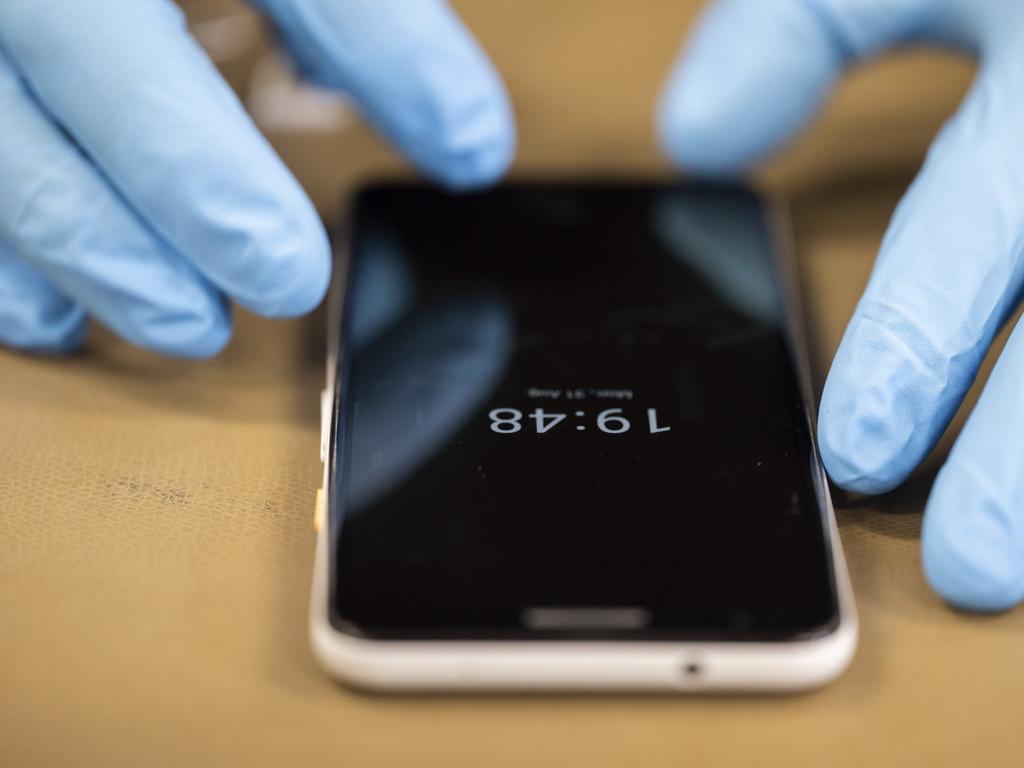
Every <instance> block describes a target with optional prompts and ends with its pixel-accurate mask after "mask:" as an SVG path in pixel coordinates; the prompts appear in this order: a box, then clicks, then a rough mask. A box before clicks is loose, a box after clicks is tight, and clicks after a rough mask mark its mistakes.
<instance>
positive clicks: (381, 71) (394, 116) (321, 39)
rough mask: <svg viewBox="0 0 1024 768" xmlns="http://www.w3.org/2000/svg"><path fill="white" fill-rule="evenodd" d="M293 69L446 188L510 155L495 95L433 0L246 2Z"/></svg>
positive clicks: (500, 90) (507, 112)
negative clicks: (332, 92) (353, 105)
mask: <svg viewBox="0 0 1024 768" xmlns="http://www.w3.org/2000/svg"><path fill="white" fill-rule="evenodd" d="M252 1H253V4H254V5H257V6H260V7H261V8H263V9H265V10H266V11H267V13H268V14H269V15H270V16H271V17H272V18H273V19H274V20H275V22H276V23H277V25H278V28H279V29H280V31H281V35H282V37H283V38H284V41H285V44H286V45H287V47H288V49H289V50H290V52H291V53H292V55H293V56H294V57H295V59H296V60H297V61H298V63H299V66H300V68H301V69H302V71H303V72H304V73H305V74H306V75H307V76H309V77H311V78H312V79H314V80H315V81H316V82H318V83H320V84H322V85H326V86H330V87H334V88H340V89H343V90H345V91H347V92H348V93H350V94H351V95H352V96H353V97H354V98H355V100H356V101H357V103H358V104H359V106H360V109H361V110H362V111H363V112H364V113H365V114H366V116H367V118H368V119H369V120H370V121H371V122H372V123H373V124H374V125H375V126H376V128H377V129H378V130H379V131H380V132H381V133H382V134H384V135H385V136H386V137H388V138H389V139H390V140H391V141H392V142H393V143H394V144H395V145H396V146H397V147H398V148H400V149H401V150H403V151H404V152H405V153H406V154H407V155H409V157H410V158H411V159H412V160H413V161H414V162H415V163H416V164H417V165H419V166H420V167H421V168H423V170H425V171H426V172H427V173H429V174H430V175H432V176H434V177H436V178H437V179H438V180H440V181H442V182H443V183H445V184H447V185H449V186H451V187H457V188H462V187H470V186H475V185H479V184H484V183H487V182H490V181H493V180H494V179H495V178H497V177H498V176H499V175H500V174H501V173H502V172H503V171H504V170H505V169H506V167H507V166H508V164H509V162H510V161H511V159H512V154H513V152H514V150H515V127H514V122H513V117H512V110H511V108H510V106H509V101H508V97H507V95H506V93H505V89H504V87H503V85H502V83H501V79H500V78H499V77H498V75H497V73H496V72H495V70H494V67H493V66H492V65H491V63H490V62H489V61H488V59H487V57H486V56H485V55H484V53H483V52H482V51H481V50H480V48H479V46H478V45H477V44H476V42H475V41H474V40H473V38H472V36H471V35H470V33H469V32H468V31H467V30H466V28H465V27H464V26H463V24H462V22H461V21H460V20H459V19H458V17H457V16H456V15H455V14H454V13H453V12H452V10H451V9H450V8H449V7H448V5H447V3H445V2H443V0H374V2H365V1H364V0H252Z"/></svg>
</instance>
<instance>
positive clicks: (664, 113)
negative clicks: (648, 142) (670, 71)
mask: <svg viewBox="0 0 1024 768" xmlns="http://www.w3.org/2000/svg"><path fill="white" fill-rule="evenodd" d="M730 121H731V117H730V116H729V115H728V114H724V113H723V112H722V111H721V110H720V109H719V107H718V106H717V105H716V103H715V101H714V100H713V99H706V98H704V97H703V96H702V94H701V93H700V91H699V90H697V89H688V88H685V87H681V86H679V85H674V84H670V85H669V86H668V87H667V88H666V90H665V93H664V94H663V96H662V98H661V100H660V102H659V104H658V107H657V110H656V114H655V123H654V124H655V138H656V140H657V142H658V144H659V146H661V148H662V151H663V152H665V154H666V155H667V156H668V157H669V158H671V160H672V162H673V163H675V164H676V165H677V166H678V167H679V168H680V169H682V170H684V171H686V172H688V173H691V174H693V175H696V176H734V175H739V174H741V173H742V172H743V171H744V170H745V169H746V167H747V165H748V163H749V160H750V158H749V157H748V156H747V153H745V152H742V151H741V150H739V149H738V148H737V145H738V143H739V142H737V141H736V140H735V139H734V138H732V137H730V136H729V135H728V134H729V132H730V131H731V130H733V127H732V126H731V125H730Z"/></svg>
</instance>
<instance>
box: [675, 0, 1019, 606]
mask: <svg viewBox="0 0 1024 768" xmlns="http://www.w3.org/2000/svg"><path fill="white" fill-rule="evenodd" d="M1022 41H1024V3H1022V2H1021V1H1020V0H724V1H723V2H719V3H717V4H716V5H714V6H713V7H712V8H711V9H710V10H709V11H708V13H707V15H706V16H705V17H704V19H703V21H702V23H701V24H700V26H699V28H698V30H697V32H696V36H695V38H694V40H693V41H692V44H691V45H690V46H689V49H688V50H687V51H686V52H685V53H684V55H683V56H682V58H681V59H680V62H679V64H678V65H677V68H676V70H675V72H674V74H673V75H672V77H671V78H670V80H669V82H668V84H667V86H666V89H665V92H664V96H663V100H662V103H661V106H660V112H659V117H658V125H659V130H660V134H661V137H662V140H663V142H664V145H665V147H666V148H667V149H668V151H669V152H670V153H671V154H672V155H673V156H674V157H675V158H676V160H677V161H678V162H679V163H680V164H681V165H682V166H684V167H685V168H687V169H689V170H692V171H696V172H698V173H701V174H712V175H721V174H733V173H735V172H739V171H742V170H744V169H746V168H747V167H749V166H750V165H752V164H753V163H756V162H757V161H758V160H759V159H760V158H762V157H764V156H765V155H766V154H767V153H769V152H771V151H772V150H773V149H774V148H776V147H777V146H779V145H780V144H781V143H783V142H785V141H786V140H788V139H789V138H790V137H791V136H792V135H793V134H794V133H796V132H797V131H798V130H799V129H800V128H801V127H802V126H804V125H805V124H806V122H807V121H808V119H809V118H810V117H811V116H812V115H813V113H814V112H815V110H816V109H817V107H818V106H819V105H820V104H821V102H822V100H823V98H824V97H825V96H826V94H827V92H828V90H829V88H830V87H831V86H832V84H833V83H834V82H835V80H836V78H837V77H838V76H839V75H841V74H842V72H843V70H844V69H845V68H846V67H847V66H848V65H850V64H851V63H853V62H855V61H857V60H858V59H862V58H864V57H869V56H872V55H873V54H875V53H877V52H879V51H881V50H883V49H887V48H892V47H894V46H901V45H906V44H912V43H917V42H934V43H940V44H943V45H948V46H954V47H956V48H959V49H963V50H966V51H968V52H972V53H977V54H978V55H979V56H980V60H981V65H980V70H979V73H978V77H977V81H976V83H975V85H974V87H973V89H972V91H971V93H970V95H969V96H968V97H967V99H966V101H965V102H964V104H963V105H962V106H961V108H960V110H959V112H958V113H957V115H956V116H955V117H954V118H953V119H952V120H951V121H950V122H949V124H948V125H947V126H946V127H945V128H944V129H943V131H942V133H941V135H940V136H939V137H938V139H937V140H936V142H935V144H934V146H933V147H932V149H931V151H930V153H929V155H928V159H927V161H926V163H925V165H924V168H923V169H922V171H921V173H920V175H919V176H918V178H917V180H916V181H915V182H914V184H913V186H912V187H911V188H910V190H909V191H908V193H907V195H906V197H905V198H904V200H903V201H902V203H901V204H900V206H899V208H898V209H897V210H896V213H895V215H894V217H893V220H892V223H891V226H890V228H889V232H888V234H887V236H886V238H885V241H884V243H883V245H882V250H881V253H880V255H879V257H878V260H877V262H876V265H875V268H874V272H873V274H872V277H871V281H870V283H869V285H868V287H867V290H866V291H865V294H864V296H863V298H862V299H861V301H860V303H859V305H858V307H857V311H856V313H855V314H854V317H853V319H852V320H851V322H850V325H849V327H848V329H847V331H846V334H845V336H844V337H843V341H842V344H841V346H840V348H839V352H838V353H837V355H836V358H835V361H834V363H833V365H832V370H831V373H830V374H829V377H828V381H827V383H826V385H825V391H824V395H823V399H822V405H821V418H820V426H819V440H820V444H821V451H822V456H823V458H824V461H825V465H826V467H827V469H828V471H829V473H830V475H831V476H832V479H833V480H834V481H835V482H836V483H837V484H839V485H840V486H842V487H844V488H848V489H850V490H853V491H859V492H862V493H879V492H882V491H886V490H888V489H890V488H893V487H894V486H896V485H899V484H900V483H901V482H903V480H904V479H906V477H907V476H908V474H909V473H910V472H911V471H912V470H913V469H914V467H915V466H917V465H918V463H919V462H920V461H921V460H922V459H923V458H924V457H925V456H926V454H927V453H928V452H929V450H930V449H931V448H932V446H933V445H934V444H935V442H936V440H937V439H938V438H939V436H940V435H941V434H942V432H943V431H944V430H945V429H946V427H947V425H948V424H949V421H950V419H951V418H952V416H953V414H954V412H955V411H956V409H957V406H958V405H959V403H960V402H961V400H962V398H963V397H964V394H965V392H966V391H967V389H968V387H969V386H970V385H971V382H972V381H973V380H974V378H975V375H976V373H977V370H978V365H979V362H980V361H981V358H982V356H983V355H984V354H985V351H986V349H987V348H988V346H989V344H990V343H991V342H992V339H993V336H994V335H995V334H996V332H997V330H998V329H999V327H1000V325H1001V324H1002V323H1003V322H1004V321H1005V320H1006V319H1007V317H1008V315H1009V314H1010V313H1011V312H1012V311H1013V309H1014V307H1015V305H1016V304H1017V302H1018V300H1019V298H1020V292H1021V289H1022V284H1024V138H1022V137H1024V45H1022ZM922 546H923V557H924V569H925V573H926V575H927V577H928V579H929V581H930V582H931V584H932V586H933V587H934V588H935V589H936V590H937V591H938V592H939V593H940V594H941V595H943V596H944V597H945V598H946V599H947V600H949V601H950V602H952V603H953V604H955V605H958V606H962V607H966V608H970V609H977V610H1002V609H1006V608H1009V607H1010V606H1013V605H1014V604H1016V603H1017V602H1019V601H1020V600H1021V599H1022V597H1024V329H1022V328H1021V327H1019V326H1018V327H1017V329H1016V330H1015V332H1014V334H1013V335H1012V336H1011V338H1010V341H1009V344H1008V345H1007V347H1006V350H1005V351H1004V352H1003V354H1002V356H1001V358H1000V360H999V362H998V364H997V366H996V368H995V370H994V372H993V373H992V376H991V378H990V380H989V382H988V384H987V386H986V388H985V391H984V393H983V394H982V397H981V400H980V401H979V403H978V405H977V407H976V408H975V410H974V412H973V413H972V414H971V417H970V420H969V421H968V423H967V425H966V427H965V429H964V431H963V432H962V434H961V435H960V437H959V439H958V440H957V442H956V445H955V446H954V448H953V451H952V453H951V455H950V457H949V460H948V462H947V463H946V465H945V467H943V469H942V471H941V473H940V474H939V476H938V479H937V480H936V483H935V487H934V488H933V490H932V494H931V498H930V499H929V501H928V506H927V509H926V511H925V520H924V531H923V540H922Z"/></svg>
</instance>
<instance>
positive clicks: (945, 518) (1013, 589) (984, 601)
mask: <svg viewBox="0 0 1024 768" xmlns="http://www.w3.org/2000/svg"><path fill="white" fill-rule="evenodd" d="M1013 518H1014V513H1013V511H1012V510H1010V509H1008V506H1007V505H1004V504H1003V503H1001V502H999V501H998V500H996V499H993V498H986V497H985V492H984V491H983V490H982V489H981V488H980V487H979V483H978V482H976V480H974V479H970V478H967V477H964V476H963V473H962V472H961V471H959V470H958V469H957V468H955V467H950V466H949V465H947V467H946V468H944V469H943V471H942V472H941V473H940V474H939V478H938V479H937V480H936V483H935V488H934V489H933V492H932V497H931V499H930V500H929V503H928V507H927V509H926V511H925V520H924V530H923V532H922V536H921V554H922V564H923V567H924V573H925V577H926V578H927V580H928V583H929V584H931V586H932V588H933V589H934V590H935V591H936V592H937V593H938V594H939V595H940V596H941V597H942V598H943V599H944V600H946V601H947V602H948V603H950V604H951V605H952V606H954V607H956V608H960V609H964V610H969V611H980V612H1000V611H1006V610H1009V609H1010V608H1012V607H1014V606H1015V605H1017V604H1018V603H1019V602H1020V601H1021V600H1022V599H1024V560H1022V559H1021V557H1020V553H1021V551H1022V544H1024V542H1021V541H1020V540H1019V538H1020V537H1019V536H1018V535H1016V534H1015V531H1016V529H1017V526H1015V525H1014V524H1013Z"/></svg>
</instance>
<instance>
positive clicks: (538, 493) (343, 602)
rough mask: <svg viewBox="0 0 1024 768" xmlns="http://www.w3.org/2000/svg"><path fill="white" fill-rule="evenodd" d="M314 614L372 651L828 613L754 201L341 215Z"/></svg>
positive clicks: (457, 206)
mask: <svg viewBox="0 0 1024 768" xmlns="http://www.w3.org/2000/svg"><path fill="white" fill-rule="evenodd" d="M346 285H347V287H346V297H345V305H344V306H345V311H344V313H343V319H342V340H343V347H342V352H341V357H340V362H339V367H338V371H337V376H336V388H337V391H336V411H335V412H336V419H335V425H334V429H333V437H332V454H331V471H332V473H333V474H332V483H331V498H330V502H329V503H330V507H329V508H330V521H331V522H330V526H331V527H330V531H331V537H332V538H331V547H332V553H333V561H332V588H331V597H330V600H331V619H332V622H333V623H334V624H335V626H336V627H337V628H339V629H341V630H343V631H346V632H349V633H354V634H358V635H362V636H367V637H373V638H378V639H411V638H422V639H447V638H480V639H488V638H490V639H529V638H536V639H550V638H553V637H555V638H559V637H571V638H574V639H610V638H611V639H635V640H664V639H719V640H736V641H749V640H757V639H803V638H806V637H808V636H812V635H815V634H821V633H825V632H828V631H830V629H832V628H833V627H834V626H835V625H836V623H837V617H838V608H837V597H836V590H835V585H834V583H833V568H832V561H831V552H830V548H829V538H828V535H827V523H826V517H825V514H826V513H825V512H824V510H823V508H822V503H821V501H820V498H821V497H820V493H821V492H822V491H821V490H820V489H819V488H818V487H817V485H816V482H815V471H816V470H815V467H816V465H815V463H814V462H815V459H814V452H813V448H812V443H811V435H810V428H809V422H808V417H807V413H806V408H805V404H804V398H803V391H802V388H801V386H800V379H799V376H798V373H797V366H796V365H795V360H794V353H793V342H792V334H791V332H790V323H789V320H788V317H789V313H788V310H787V302H786V299H785V298H784V292H783V291H781V290H780V280H779V277H778V269H777V265H776V262H775V258H774V255H773V249H772V245H771V240H770V237H769V227H768V223H767V220H766V215H765V211H764V208H763V206H762V205H761V204H760V202H759V200H758V199H757V198H756V197H755V196H754V195H753V194H751V193H749V192H747V191H744V190H742V189H735V188H728V187H706V186H695V185H683V186H641V185H628V184H585V185H579V186H566V185H557V184H518V185H509V186H505V187H500V188H498V189H495V190H492V191H488V192H484V193H477V194H468V195H453V194H448V193H444V192H441V191H438V190H434V189H431V188H427V187H419V186H379V187H374V188H371V189H369V190H367V191H364V192H363V193H362V194H361V195H360V196H358V198H357V200H356V202H355V206H354V211H353V224H352V231H351V249H350V259H349V261H348V269H347V283H346Z"/></svg>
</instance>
